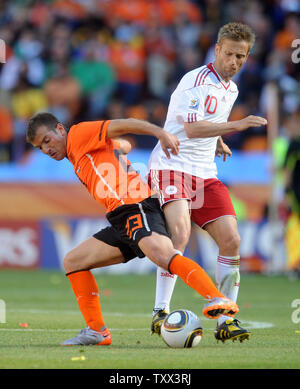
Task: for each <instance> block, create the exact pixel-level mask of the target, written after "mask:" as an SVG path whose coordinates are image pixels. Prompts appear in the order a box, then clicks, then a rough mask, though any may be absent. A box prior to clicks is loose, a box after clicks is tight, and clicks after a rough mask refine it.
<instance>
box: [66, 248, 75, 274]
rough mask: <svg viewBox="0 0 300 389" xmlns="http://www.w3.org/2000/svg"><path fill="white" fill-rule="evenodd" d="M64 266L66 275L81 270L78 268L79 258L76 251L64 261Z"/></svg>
mask: <svg viewBox="0 0 300 389" xmlns="http://www.w3.org/2000/svg"><path fill="white" fill-rule="evenodd" d="M63 266H64V269H65V272H66V273H70V272H72V271H76V270H79V269H78V268H77V267H78V258H77V255H76V251H75V250H71V251H69V252H68V253H67V254H66V256H65V257H64V260H63Z"/></svg>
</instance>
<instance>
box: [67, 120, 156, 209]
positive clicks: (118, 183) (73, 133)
mask: <svg viewBox="0 0 300 389" xmlns="http://www.w3.org/2000/svg"><path fill="white" fill-rule="evenodd" d="M109 123H110V121H108V120H107V121H93V122H82V123H79V124H76V125H74V126H72V127H71V128H70V131H69V133H68V138H67V156H68V159H69V161H70V162H71V163H72V165H73V167H74V171H75V173H76V175H77V177H78V178H79V179H80V181H81V182H82V183H83V184H84V185H85V186H86V188H87V189H88V191H89V192H90V194H91V195H92V196H93V197H94V198H95V199H96V200H97V201H98V202H99V203H101V204H102V205H104V207H105V208H106V210H107V212H110V211H113V210H114V209H115V208H117V207H119V206H121V205H125V204H134V203H139V202H140V201H143V200H144V199H145V198H147V197H149V196H151V190H150V188H149V186H148V184H147V183H145V182H144V181H143V180H142V178H141V176H140V175H139V174H138V172H136V171H135V170H134V169H133V168H132V166H131V164H130V162H129V161H128V159H127V158H126V157H125V155H122V154H121V152H120V146H119V144H118V142H115V141H113V140H112V139H109V138H107V136H106V133H107V127H108V125H109Z"/></svg>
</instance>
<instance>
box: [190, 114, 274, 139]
mask: <svg viewBox="0 0 300 389" xmlns="http://www.w3.org/2000/svg"><path fill="white" fill-rule="evenodd" d="M265 125H267V120H266V119H265V118H262V117H261V116H254V115H250V116H247V117H245V118H244V119H241V120H235V121H232V122H225V123H213V122H210V121H208V120H200V121H199V122H193V123H187V122H185V123H184V129H185V132H186V134H187V137H188V138H209V137H213V136H222V135H225V134H228V133H230V132H235V131H244V130H247V128H249V127H261V126H265Z"/></svg>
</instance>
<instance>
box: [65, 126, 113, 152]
mask: <svg viewBox="0 0 300 389" xmlns="http://www.w3.org/2000/svg"><path fill="white" fill-rule="evenodd" d="M109 123H110V121H109V120H104V121H91V122H81V123H79V124H77V125H75V126H72V127H71V129H70V132H69V135H68V143H69V145H70V149H71V150H70V151H72V154H73V155H74V154H79V155H82V154H85V153H89V152H91V151H93V150H96V149H100V148H103V147H105V146H106V144H107V142H108V140H107V138H106V133H107V127H108V125H109Z"/></svg>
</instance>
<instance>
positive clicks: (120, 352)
mask: <svg viewBox="0 0 300 389" xmlns="http://www.w3.org/2000/svg"><path fill="white" fill-rule="evenodd" d="M95 277H96V279H97V282H98V285H99V289H100V299H101V305H102V310H103V314H104V318H105V321H106V325H107V326H108V327H109V328H110V329H111V332H112V337H113V343H112V345H111V346H108V347H107V346H106V347H96V346H94V347H93V346H89V347H82V346H76V347H66V348H65V347H61V346H60V342H61V341H63V340H64V339H66V338H70V337H72V336H74V335H75V334H77V333H78V331H79V330H80V329H81V328H83V327H85V323H84V321H83V319H82V317H81V314H80V312H79V309H78V308H77V303H76V301H75V298H74V296H73V292H72V290H71V286H70V284H69V281H68V279H67V278H66V277H65V276H64V274H63V273H62V272H47V271H38V270H37V271H13V270H10V271H9V270H1V271H0V299H1V300H3V301H4V302H5V306H6V323H0V369H229V368H232V369H299V368H300V353H299V345H300V323H297V321H298V320H297V319H298V318H299V320H300V312H299V313H297V311H296V309H297V308H295V307H294V308H293V307H292V306H291V304H292V302H293V301H294V300H296V299H300V288H299V286H300V281H299V280H294V281H291V280H288V279H287V278H286V277H281V276H273V277H266V276H263V275H245V274H244V275H243V274H242V277H241V288H240V294H239V301H238V303H239V307H240V313H239V314H238V316H237V318H238V319H239V320H241V321H242V323H243V325H244V326H245V327H246V326H247V327H248V328H249V329H250V331H251V338H250V340H249V341H247V340H246V341H244V342H243V343H240V342H232V341H227V342H225V343H224V344H222V343H221V342H219V343H217V342H216V340H215V338H214V334H213V330H214V328H215V324H216V321H215V320H209V319H206V318H204V317H203V315H202V314H201V311H202V307H203V304H204V299H202V298H201V297H200V296H199V295H197V294H196V293H195V292H194V291H193V290H192V289H190V288H188V287H187V286H186V285H184V283H183V282H182V281H181V280H180V279H178V281H177V284H176V287H175V292H174V295H173V299H172V306H171V308H172V310H174V309H177V308H186V309H190V310H192V311H194V312H195V313H197V314H198V315H199V317H200V318H201V320H202V324H203V329H204V333H203V338H202V341H201V343H200V345H199V346H197V347H195V348H192V349H170V348H168V347H167V346H166V345H165V344H164V342H163V341H162V339H161V338H159V337H158V336H157V335H153V336H151V335H150V330H149V327H150V322H151V312H152V308H153V302H154V293H155V275H154V274H150V275H107V274H104V273H97V274H96V275H95ZM298 307H299V306H298ZM293 318H294V320H292V319H293ZM295 318H296V320H295ZM2 321H3V320H2ZM22 323H23V324H24V323H27V324H28V327H27V328H25V327H23V326H22Z"/></svg>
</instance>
